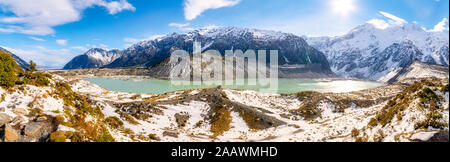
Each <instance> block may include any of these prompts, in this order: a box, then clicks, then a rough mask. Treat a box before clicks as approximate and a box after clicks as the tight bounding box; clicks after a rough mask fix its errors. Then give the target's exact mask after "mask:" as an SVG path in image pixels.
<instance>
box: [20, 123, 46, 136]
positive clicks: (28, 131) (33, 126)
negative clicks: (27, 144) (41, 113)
mask: <svg viewBox="0 0 450 162" xmlns="http://www.w3.org/2000/svg"><path fill="white" fill-rule="evenodd" d="M43 126H44V123H42V122H30V123H28V124H27V125H26V126H25V130H24V133H25V135H27V136H34V135H36V133H38V132H39V131H40V130H41V129H42V127H43Z"/></svg>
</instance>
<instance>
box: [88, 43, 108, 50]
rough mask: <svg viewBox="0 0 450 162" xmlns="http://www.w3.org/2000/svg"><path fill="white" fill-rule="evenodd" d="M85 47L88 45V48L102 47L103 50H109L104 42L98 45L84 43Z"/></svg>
mask: <svg viewBox="0 0 450 162" xmlns="http://www.w3.org/2000/svg"><path fill="white" fill-rule="evenodd" d="M86 47H89V48H101V49H104V50H109V48H108V46H107V45H105V44H99V45H92V44H86Z"/></svg>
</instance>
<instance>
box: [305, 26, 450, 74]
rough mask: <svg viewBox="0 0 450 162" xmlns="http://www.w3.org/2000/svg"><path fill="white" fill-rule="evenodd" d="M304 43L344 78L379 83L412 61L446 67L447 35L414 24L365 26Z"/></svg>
mask: <svg viewBox="0 0 450 162" xmlns="http://www.w3.org/2000/svg"><path fill="white" fill-rule="evenodd" d="M305 39H306V41H307V42H308V43H309V44H310V45H311V46H313V47H315V48H316V49H318V50H320V51H322V52H323V53H325V55H326V56H327V58H328V61H329V62H330V66H331V69H332V70H333V72H335V73H336V74H338V75H340V76H343V77H349V78H359V79H369V80H379V79H380V78H382V77H384V76H385V75H387V74H388V73H390V72H391V71H392V70H394V69H396V68H399V67H400V68H401V67H406V66H407V65H409V64H411V63H412V62H413V61H414V60H415V59H418V60H420V61H422V62H428V63H435V64H440V65H444V66H448V65H449V37H448V34H446V33H443V32H428V31H425V30H424V29H422V28H420V27H419V26H417V25H416V24H406V25H391V26H389V27H388V28H385V29H381V28H377V27H376V26H375V25H373V24H370V23H366V24H364V25H361V26H358V27H356V28H355V29H353V30H351V31H350V32H349V33H347V34H345V35H343V36H337V37H315V38H312V37H311V38H305Z"/></svg>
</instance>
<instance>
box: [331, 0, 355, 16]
mask: <svg viewBox="0 0 450 162" xmlns="http://www.w3.org/2000/svg"><path fill="white" fill-rule="evenodd" d="M354 2H355V0H330V4H331V7H332V10H333V12H334V13H335V14H339V15H340V16H347V15H348V14H349V13H350V12H352V11H355V10H356V6H355V3H354Z"/></svg>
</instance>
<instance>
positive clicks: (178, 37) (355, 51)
mask: <svg viewBox="0 0 450 162" xmlns="http://www.w3.org/2000/svg"><path fill="white" fill-rule="evenodd" d="M194 41H197V42H200V43H201V44H202V52H204V51H207V50H209V49H215V50H219V51H220V52H221V53H222V54H224V53H225V50H232V49H241V50H243V51H246V50H247V49H255V50H261V49H266V50H278V51H279V56H278V62H279V65H280V67H279V68H280V70H279V75H280V77H282V78H320V77H335V76H336V75H335V74H337V75H338V76H340V77H345V78H357V79H365V80H375V81H383V79H385V78H386V76H387V75H388V74H390V73H391V72H393V71H395V70H398V69H399V68H405V67H408V66H409V65H411V64H412V63H413V62H414V60H419V61H422V62H427V63H432V64H439V65H443V66H447V67H448V65H449V36H448V35H447V34H446V33H443V32H429V31H426V30H424V29H422V28H420V27H419V26H417V25H416V24H406V25H391V26H390V27H387V28H383V29H381V28H377V27H376V26H375V25H373V24H370V23H366V24H363V25H360V26H358V27H356V28H354V29H353V30H351V31H350V32H349V33H347V34H345V35H343V36H337V37H299V36H295V35H293V34H287V33H282V32H276V31H267V30H257V29H247V28H235V27H219V28H207V29H199V30H194V31H192V32H189V33H185V34H177V33H174V34H170V35H166V36H163V37H159V38H157V39H154V40H148V41H142V42H139V43H137V44H134V45H132V46H131V47H129V48H127V49H125V50H122V51H119V50H113V51H105V50H102V49H91V50H89V51H88V52H87V53H86V54H84V55H80V56H77V57H75V58H74V59H73V60H72V61H70V62H69V63H68V64H67V65H66V66H65V67H64V69H80V68H81V69H83V68H124V67H136V66H138V67H148V68H151V69H152V70H150V71H152V75H157V76H161V77H167V76H168V75H169V71H168V69H169V68H171V67H173V66H175V65H169V64H167V63H168V61H167V59H168V58H169V57H170V54H171V52H173V51H175V50H178V49H182V50H186V51H188V52H190V53H192V51H193V42H194ZM310 45H311V46H310ZM316 49H317V50H316ZM298 65H301V66H298ZM186 68H188V67H186ZM334 73H335V74H334Z"/></svg>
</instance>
